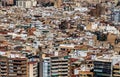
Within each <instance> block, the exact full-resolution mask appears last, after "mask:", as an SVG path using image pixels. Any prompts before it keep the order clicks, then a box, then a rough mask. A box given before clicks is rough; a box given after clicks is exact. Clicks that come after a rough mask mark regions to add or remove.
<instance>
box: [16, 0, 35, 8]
mask: <svg viewBox="0 0 120 77" xmlns="http://www.w3.org/2000/svg"><path fill="white" fill-rule="evenodd" d="M16 3H17V6H18V7H22V8H31V7H33V6H36V4H37V1H35V0H18V1H16Z"/></svg>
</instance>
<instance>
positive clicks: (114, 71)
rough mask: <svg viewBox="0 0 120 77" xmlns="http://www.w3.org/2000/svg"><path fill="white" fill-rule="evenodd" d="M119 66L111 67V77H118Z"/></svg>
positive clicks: (119, 76)
mask: <svg viewBox="0 0 120 77" xmlns="http://www.w3.org/2000/svg"><path fill="white" fill-rule="evenodd" d="M119 72H120V64H119V63H117V64H115V65H114V66H113V77H120V73H119Z"/></svg>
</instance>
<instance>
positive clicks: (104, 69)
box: [93, 54, 120, 77]
mask: <svg viewBox="0 0 120 77" xmlns="http://www.w3.org/2000/svg"><path fill="white" fill-rule="evenodd" d="M119 61H120V56H119V55H115V56H110V55H106V54H104V55H103V56H100V57H97V58H95V61H94V69H93V72H94V77H113V69H114V67H113V66H114V65H115V64H116V63H118V62H119ZM115 77H116V76H115Z"/></svg>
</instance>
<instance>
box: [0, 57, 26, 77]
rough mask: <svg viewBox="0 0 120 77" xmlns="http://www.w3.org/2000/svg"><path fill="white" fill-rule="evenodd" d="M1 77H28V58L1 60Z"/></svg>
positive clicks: (4, 58)
mask: <svg viewBox="0 0 120 77" xmlns="http://www.w3.org/2000/svg"><path fill="white" fill-rule="evenodd" d="M0 69H1V70H0V77H28V70H27V69H28V67H27V59H26V58H7V57H1V58H0Z"/></svg>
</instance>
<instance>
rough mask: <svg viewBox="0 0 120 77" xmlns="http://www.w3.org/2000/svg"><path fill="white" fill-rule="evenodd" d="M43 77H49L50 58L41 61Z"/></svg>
mask: <svg viewBox="0 0 120 77" xmlns="http://www.w3.org/2000/svg"><path fill="white" fill-rule="evenodd" d="M43 77H50V58H49V57H46V58H44V59H43Z"/></svg>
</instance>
